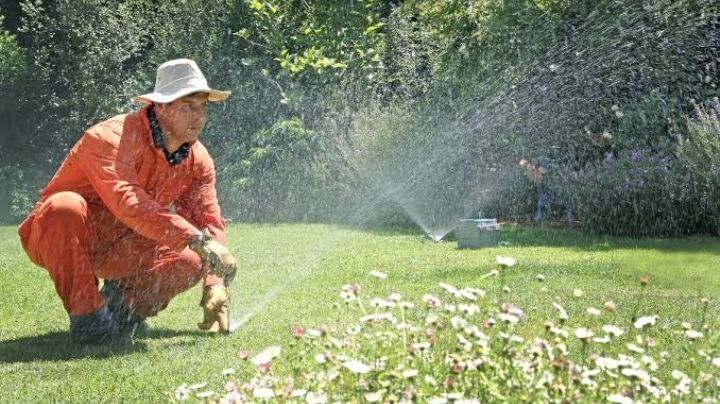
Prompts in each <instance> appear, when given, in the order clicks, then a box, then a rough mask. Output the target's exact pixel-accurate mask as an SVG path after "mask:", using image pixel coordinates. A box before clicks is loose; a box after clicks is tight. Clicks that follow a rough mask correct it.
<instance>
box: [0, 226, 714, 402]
mask: <svg viewBox="0 0 720 404" xmlns="http://www.w3.org/2000/svg"><path fill="white" fill-rule="evenodd" d="M229 239H230V240H232V245H231V248H232V250H233V251H234V252H235V253H236V256H237V258H238V261H239V262H240V272H239V274H238V277H237V280H236V282H235V284H234V285H233V287H232V292H233V297H234V302H233V307H232V310H233V317H234V318H235V319H240V318H247V322H246V323H244V324H243V325H242V326H241V327H240V328H239V329H238V330H237V331H236V332H235V333H233V334H231V335H230V336H227V337H208V336H206V335H204V334H202V333H200V332H198V331H197V330H196V327H195V323H196V321H198V320H199V319H200V308H199V307H198V300H199V297H200V290H199V288H197V287H196V288H193V289H192V290H190V291H188V292H186V293H184V294H181V295H180V296H178V297H177V298H176V299H175V300H174V301H173V302H172V303H171V305H170V306H169V307H168V309H167V310H165V311H164V312H162V313H161V314H160V315H159V316H157V317H156V318H153V319H151V321H150V325H151V328H152V330H151V331H150V333H149V334H148V335H146V336H144V337H142V338H139V339H138V340H137V341H136V343H135V344H134V345H133V346H132V347H130V348H127V349H121V350H117V349H111V348H106V347H81V346H76V345H73V344H71V343H70V341H69V339H68V336H67V334H66V330H67V326H68V320H67V315H66V314H65V312H64V311H63V309H62V306H61V304H60V301H59V299H58V298H57V297H56V296H55V292H54V290H53V287H52V284H51V282H50V280H49V278H48V276H47V274H46V272H45V271H44V270H42V269H40V268H36V267H34V266H33V265H32V264H31V263H30V262H29V260H28V259H27V258H26V257H25V255H24V253H23V252H22V249H21V247H20V244H19V241H18V240H17V237H16V234H15V228H14V227H2V228H0V296H1V299H2V304H0V402H53V401H63V402H120V401H123V402H159V401H164V400H166V399H168V398H169V397H170V396H171V393H172V391H173V390H174V389H175V388H176V387H177V386H179V385H180V384H183V383H188V384H192V383H198V382H208V383H209V384H210V385H211V386H222V382H223V380H224V377H223V375H222V371H223V369H226V368H236V369H237V374H236V375H235V376H237V379H238V380H242V379H244V377H245V376H249V375H252V374H254V371H255V370H254V369H253V367H252V365H250V364H249V363H248V362H245V361H242V360H240V359H239V358H238V357H237V352H238V351H240V350H248V351H249V352H251V353H252V354H254V353H257V352H259V351H260V350H262V349H264V348H265V347H267V346H269V345H275V344H279V345H281V346H283V350H284V352H287V351H290V352H291V355H290V357H297V356H298V355H299V353H298V352H295V353H294V354H293V353H292V351H293V349H296V348H295V345H294V344H293V342H292V340H293V338H292V336H291V333H290V330H291V329H292V327H293V326H295V325H303V326H305V327H313V326H318V325H320V324H326V325H328V326H330V327H334V326H338V325H340V324H345V323H348V322H350V321H354V320H355V318H350V317H349V314H348V311H346V310H339V309H338V308H337V307H336V305H335V304H336V302H338V300H339V298H338V296H339V292H340V289H341V287H342V285H344V284H347V283H353V282H357V283H359V284H361V285H362V288H363V289H362V291H361V293H362V294H365V295H366V296H367V297H368V299H367V300H369V298H370V297H373V296H387V295H388V294H389V293H391V292H400V293H402V294H403V296H404V297H405V298H406V299H411V300H413V301H416V302H419V301H420V298H421V296H422V295H423V294H424V293H427V292H431V293H438V294H440V293H441V291H439V288H438V283H439V282H446V283H450V284H453V285H455V286H458V287H462V286H472V287H476V288H482V289H485V290H486V291H487V292H488V297H490V298H493V297H494V296H495V295H496V294H500V293H501V292H499V286H500V285H499V283H498V278H495V277H493V278H484V279H482V278H481V276H482V275H483V274H486V273H488V272H490V271H491V270H492V269H495V268H496V267H497V265H496V264H495V256H496V255H505V256H513V257H515V258H517V260H518V265H517V266H516V267H513V268H511V269H510V270H509V271H508V272H507V275H506V277H505V281H504V283H505V284H506V285H507V286H509V287H510V288H511V291H510V292H509V293H505V292H502V299H503V300H505V301H512V302H513V303H515V304H517V305H518V306H520V307H522V308H523V309H524V310H525V311H526V312H527V313H528V316H530V317H534V318H536V319H539V320H540V321H539V324H542V320H543V319H544V318H546V317H547V318H550V317H553V316H555V317H556V313H555V312H554V309H553V308H552V306H551V303H552V302H555V301H558V302H562V304H563V306H564V307H565V308H566V309H567V311H568V313H569V315H570V318H571V321H572V319H573V318H574V317H578V316H581V315H582V313H584V311H585V309H586V308H587V307H589V306H594V307H597V308H602V306H603V303H604V302H605V301H607V300H613V301H614V302H615V303H616V304H617V306H618V310H617V313H616V314H612V315H613V316H614V317H613V318H612V322H614V323H617V324H619V325H623V326H625V327H630V326H631V322H632V320H631V318H630V317H631V316H632V314H636V315H637V316H642V315H657V316H659V324H660V329H661V330H662V329H663V328H667V329H670V328H676V327H679V323H680V322H681V321H688V322H690V323H692V324H693V326H694V327H695V328H696V329H699V328H700V327H701V324H699V322H700V319H701V317H702V315H703V314H702V313H703V310H704V308H703V307H704V306H703V305H702V303H701V299H702V298H709V299H710V302H709V304H708V308H707V311H706V314H705V322H706V323H708V324H710V325H711V326H712V327H717V321H718V312H720V310H718V308H720V307H719V304H718V296H720V271H719V270H718V268H720V243H719V242H718V240H717V239H715V238H687V239H669V240H665V239H642V240H633V239H621V238H609V237H593V236H587V235H583V234H580V233H577V232H574V231H569V230H557V229H553V230H550V229H525V228H511V229H505V230H503V233H502V240H503V242H504V245H503V246H500V247H497V248H487V249H482V250H458V249H456V248H455V244H454V243H452V242H440V243H435V242H432V241H430V240H429V239H428V238H426V237H425V236H423V235H420V234H409V233H404V232H385V231H384V232H368V231H355V230H350V229H345V228H341V227H335V226H325V225H286V224H282V225H245V224H234V225H232V226H231V227H230V237H229ZM371 270H378V271H382V272H384V273H386V274H387V275H388V279H386V280H380V279H377V278H374V277H372V276H370V275H369V272H370V271H371ZM538 274H542V275H544V277H545V280H544V281H543V282H539V281H538V280H536V277H537V275H538ZM645 274H649V275H651V276H652V279H651V281H650V284H649V285H648V286H647V287H646V288H645V289H644V290H643V289H642V288H641V287H640V284H639V282H638V278H639V277H640V276H641V275H645ZM574 289H581V290H582V291H583V296H582V298H577V297H574V295H573V290H574ZM630 307H632V310H629V309H628V308H630ZM621 309H623V310H621ZM604 315H606V314H604ZM604 320H606V318H600V319H598V320H597V322H598V325H599V324H601V323H602V322H603V321H604ZM530 330H533V328H532V327H528V331H530ZM672 335H673V334H672V333H670V332H668V333H663V332H661V331H660V332H658V333H657V335H656V339H658V344H659V345H663V346H669V347H670V348H669V351H670V353H671V355H673V357H674V358H675V360H676V361H677V363H678V366H679V367H683V368H688V367H689V366H690V365H689V364H683V361H682V352H683V351H682V349H683V342H682V341H674V340H673V337H672ZM274 366H275V365H274ZM276 366H277V367H276V371H277V372H279V373H280V374H282V373H283V372H289V371H290V369H291V368H292V366H291V364H287V363H282V361H279V363H277V365H276Z"/></svg>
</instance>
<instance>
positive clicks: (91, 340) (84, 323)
mask: <svg viewBox="0 0 720 404" xmlns="http://www.w3.org/2000/svg"><path fill="white" fill-rule="evenodd" d="M70 338H72V340H73V341H74V342H77V343H80V344H107V345H128V344H129V343H130V338H128V337H127V336H125V335H123V334H121V333H120V332H119V329H118V326H117V323H116V322H115V320H114V319H113V317H112V314H111V313H110V310H108V308H107V306H103V307H101V308H99V309H97V310H95V311H92V312H90V313H88V314H82V315H71V316H70Z"/></svg>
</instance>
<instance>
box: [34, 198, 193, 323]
mask: <svg viewBox="0 0 720 404" xmlns="http://www.w3.org/2000/svg"><path fill="white" fill-rule="evenodd" d="M23 226H27V229H26V231H23V229H22V228H21V232H20V233H21V238H22V242H23V247H24V248H25V251H26V252H27V253H28V256H29V257H30V259H31V260H32V261H33V262H34V263H36V264H37V265H39V266H41V267H43V268H45V269H47V271H48V272H49V273H50V277H51V278H52V281H53V283H54V284H55V290H56V291H57V293H58V295H60V298H61V299H62V301H63V304H64V306H65V310H66V311H67V312H68V314H71V315H81V314H86V313H89V312H91V311H93V310H96V309H98V308H100V307H102V306H103V305H104V304H105V299H104V298H103V296H102V294H101V293H100V292H99V291H98V278H102V279H110V280H117V281H118V283H119V285H120V289H121V290H122V291H123V301H124V302H125V304H126V305H128V306H129V307H130V308H131V309H133V310H134V311H135V312H136V313H137V314H139V315H141V316H143V317H149V316H153V315H155V314H157V313H158V312H159V311H160V310H162V309H164V308H165V307H167V305H168V303H169V302H170V300H171V299H172V298H173V297H175V296H176V295H177V294H178V293H180V292H183V291H185V290H187V289H189V288H190V287H192V286H193V285H194V284H196V283H197V282H198V281H199V280H200V279H202V278H203V275H204V274H205V270H204V268H203V265H202V262H201V260H200V257H199V256H198V255H197V254H195V253H194V252H192V251H190V250H189V249H187V248H186V249H184V250H183V251H181V252H179V253H178V252H176V251H173V250H171V249H169V248H168V247H165V246H161V245H158V244H156V243H155V242H154V241H152V240H149V239H146V238H144V237H142V236H140V235H138V234H137V233H135V232H133V231H132V230H130V229H129V228H128V227H126V226H125V225H124V224H122V223H121V222H119V221H118V220H117V219H116V218H115V217H114V216H113V215H112V214H111V213H110V212H109V211H108V210H107V209H106V208H105V207H104V205H102V204H101V203H95V204H92V203H88V201H86V200H85V199H84V198H83V197H82V196H81V195H79V194H77V193H74V192H59V193H56V194H54V195H52V196H50V197H48V198H47V199H46V200H45V201H44V202H43V203H42V204H40V205H38V206H37V207H36V208H35V210H34V211H33V213H32V214H31V216H30V218H29V221H28V223H24V224H23ZM23 234H24V237H23Z"/></svg>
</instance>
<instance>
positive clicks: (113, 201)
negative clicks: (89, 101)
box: [19, 108, 226, 251]
mask: <svg viewBox="0 0 720 404" xmlns="http://www.w3.org/2000/svg"><path fill="white" fill-rule="evenodd" d="M61 191H72V192H76V193H78V194H80V195H81V196H82V197H83V198H85V200H86V201H87V202H88V204H90V205H96V206H101V209H102V207H104V209H107V210H109V212H110V213H111V214H112V216H114V218H115V219H117V220H119V222H121V223H122V224H123V225H125V226H127V227H128V228H130V229H132V230H133V231H135V232H137V233H139V234H140V235H142V236H144V237H146V238H148V239H151V240H153V241H155V242H156V243H158V244H160V245H166V246H168V247H170V248H172V249H173V250H176V251H181V250H182V249H184V248H185V247H186V246H187V245H188V243H189V242H190V241H191V240H192V238H193V237H195V236H196V235H197V234H198V233H199V230H198V229H199V228H204V227H207V228H208V230H209V231H210V233H211V234H212V235H213V237H215V238H216V239H217V240H218V241H220V242H221V243H223V244H225V242H226V240H225V226H224V222H223V220H222V217H221V216H220V206H219V204H218V201H217V194H216V191H215V166H214V163H213V160H212V158H211V157H210V155H209V154H208V151H207V149H205V147H204V146H203V145H202V144H201V143H200V142H194V143H193V144H192V145H191V147H190V153H189V156H188V158H187V159H185V160H184V161H183V162H182V163H180V164H177V165H173V166H171V165H170V164H168V162H167V161H166V159H165V155H164V153H163V151H162V150H160V149H158V148H156V147H155V146H154V144H153V140H152V134H151V132H150V123H149V121H148V118H147V110H146V108H143V109H140V110H139V111H136V112H134V113H130V114H126V115H119V116H116V117H114V118H111V119H109V120H107V121H104V122H101V123H98V124H97V125H94V126H92V127H91V128H89V129H87V131H86V132H85V133H84V134H83V136H82V137H81V138H80V140H79V141H78V142H77V144H75V146H74V147H73V148H72V150H71V151H70V153H69V154H68V156H67V157H66V158H65V161H64V162H63V163H62V165H61V166H60V168H59V169H58V171H57V173H56V174H55V176H54V177H53V178H52V180H50V183H49V184H48V185H47V187H46V188H45V189H44V190H43V192H42V194H41V197H40V201H39V202H38V204H37V205H36V207H35V209H34V210H33V212H31V213H30V216H29V217H28V218H27V219H26V220H25V221H24V222H23V223H22V224H21V225H20V228H19V233H20V237H21V239H22V242H23V245H25V243H26V242H27V237H28V233H29V232H30V228H31V226H30V225H31V223H32V220H33V216H34V211H35V210H37V209H38V207H39V206H41V205H42V203H43V201H44V200H45V199H47V198H48V196H50V195H53V194H54V193H57V192H61ZM173 211H174V212H176V213H174V212H173ZM103 216H106V215H103ZM117 224H118V225H119V224H120V223H117ZM120 227H122V226H120ZM118 230H119V231H121V229H118ZM26 249H27V248H26Z"/></svg>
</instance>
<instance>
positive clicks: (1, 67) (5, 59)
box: [0, 13, 26, 93]
mask: <svg viewBox="0 0 720 404" xmlns="http://www.w3.org/2000/svg"><path fill="white" fill-rule="evenodd" d="M4 21H5V17H4V16H3V15H2V14H1V13H0V87H2V88H6V87H9V86H10V85H12V84H14V83H15V82H16V81H17V80H18V79H19V78H20V77H22V76H23V74H24V73H25V69H26V58H25V51H24V50H23V49H22V48H21V47H20V46H18V44H17V41H16V38H15V35H12V34H10V33H9V32H8V31H6V30H5V28H4ZM3 93H4V92H3Z"/></svg>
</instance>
